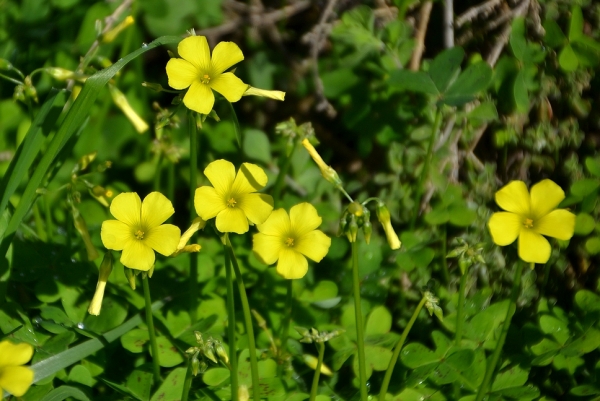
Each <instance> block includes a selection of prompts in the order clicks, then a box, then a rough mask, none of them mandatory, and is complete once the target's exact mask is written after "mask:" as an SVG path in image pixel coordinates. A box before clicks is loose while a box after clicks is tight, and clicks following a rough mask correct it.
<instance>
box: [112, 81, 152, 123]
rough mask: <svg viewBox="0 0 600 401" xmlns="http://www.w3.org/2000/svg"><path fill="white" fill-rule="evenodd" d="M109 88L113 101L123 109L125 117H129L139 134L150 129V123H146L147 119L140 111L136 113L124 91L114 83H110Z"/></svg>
mask: <svg viewBox="0 0 600 401" xmlns="http://www.w3.org/2000/svg"><path fill="white" fill-rule="evenodd" d="M108 89H109V91H110V95H111V96H112V98H113V101H114V102H115V104H116V105H117V107H118V108H119V109H121V111H122V112H123V114H125V117H127V118H128V119H129V121H130V122H131V124H133V127H134V128H135V130H136V131H137V132H138V134H142V133H144V132H146V131H148V124H146V121H144V119H143V118H142V117H140V116H139V115H138V113H136V111H135V110H134V109H133V107H131V104H129V101H128V100H127V98H126V97H125V95H124V94H123V92H121V91H120V90H119V89H118V88H117V87H116V86H114V85H108Z"/></svg>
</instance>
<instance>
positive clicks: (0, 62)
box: [0, 58, 13, 71]
mask: <svg viewBox="0 0 600 401" xmlns="http://www.w3.org/2000/svg"><path fill="white" fill-rule="evenodd" d="M12 69H13V65H12V64H11V63H10V61H8V60H7V59H5V58H0V70H4V71H8V70H12Z"/></svg>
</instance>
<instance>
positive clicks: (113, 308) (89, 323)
mask: <svg viewBox="0 0 600 401" xmlns="http://www.w3.org/2000/svg"><path fill="white" fill-rule="evenodd" d="M83 306H84V310H85V305H83ZM128 306H129V304H128V303H126V302H123V301H121V300H118V299H116V298H115V297H112V296H110V295H108V296H105V297H104V299H103V300H102V313H100V315H99V316H94V315H88V316H87V317H86V318H85V320H84V325H85V327H86V329H87V330H90V331H94V332H97V333H102V332H104V331H107V330H110V329H113V328H115V327H117V326H119V325H120V324H122V323H123V322H124V321H125V319H126V318H127V310H128Z"/></svg>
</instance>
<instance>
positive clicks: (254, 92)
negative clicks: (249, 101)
mask: <svg viewBox="0 0 600 401" xmlns="http://www.w3.org/2000/svg"><path fill="white" fill-rule="evenodd" d="M244 96H260V97H268V98H269V99H275V100H280V101H284V100H285V92H282V91H271V90H266V89H259V88H255V87H253V86H250V85H248V89H246V92H244Z"/></svg>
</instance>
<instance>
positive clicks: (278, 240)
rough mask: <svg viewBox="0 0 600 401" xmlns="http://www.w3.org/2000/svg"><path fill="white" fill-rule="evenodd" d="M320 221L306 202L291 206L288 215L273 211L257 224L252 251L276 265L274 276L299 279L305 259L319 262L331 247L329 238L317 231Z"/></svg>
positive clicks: (313, 208) (284, 212)
mask: <svg viewBox="0 0 600 401" xmlns="http://www.w3.org/2000/svg"><path fill="white" fill-rule="evenodd" d="M321 221H322V220H321V217H319V215H318V214H317V209H315V207H314V206H313V205H311V204H310V203H306V202H305V203H300V204H298V205H296V206H294V207H292V208H291V209H290V215H289V216H288V214H287V212H286V211H285V210H283V209H277V210H275V211H274V212H273V213H271V215H270V216H269V218H268V219H267V220H266V221H265V222H264V223H263V224H259V225H258V231H260V232H259V233H258V234H254V238H253V247H252V249H253V250H254V253H255V254H256V255H257V256H258V258H259V259H261V260H262V261H263V262H264V263H265V264H268V265H271V264H273V263H275V262H277V273H279V274H281V275H282V276H283V277H284V278H287V279H295V278H302V277H304V275H305V274H306V272H307V271H308V261H307V260H306V257H308V258H310V259H312V260H314V261H315V262H320V261H321V259H323V258H324V257H325V255H327V252H328V251H329V247H330V246H331V238H329V237H328V236H327V235H325V234H324V233H323V232H322V231H320V230H317V227H319V226H320V225H321Z"/></svg>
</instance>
